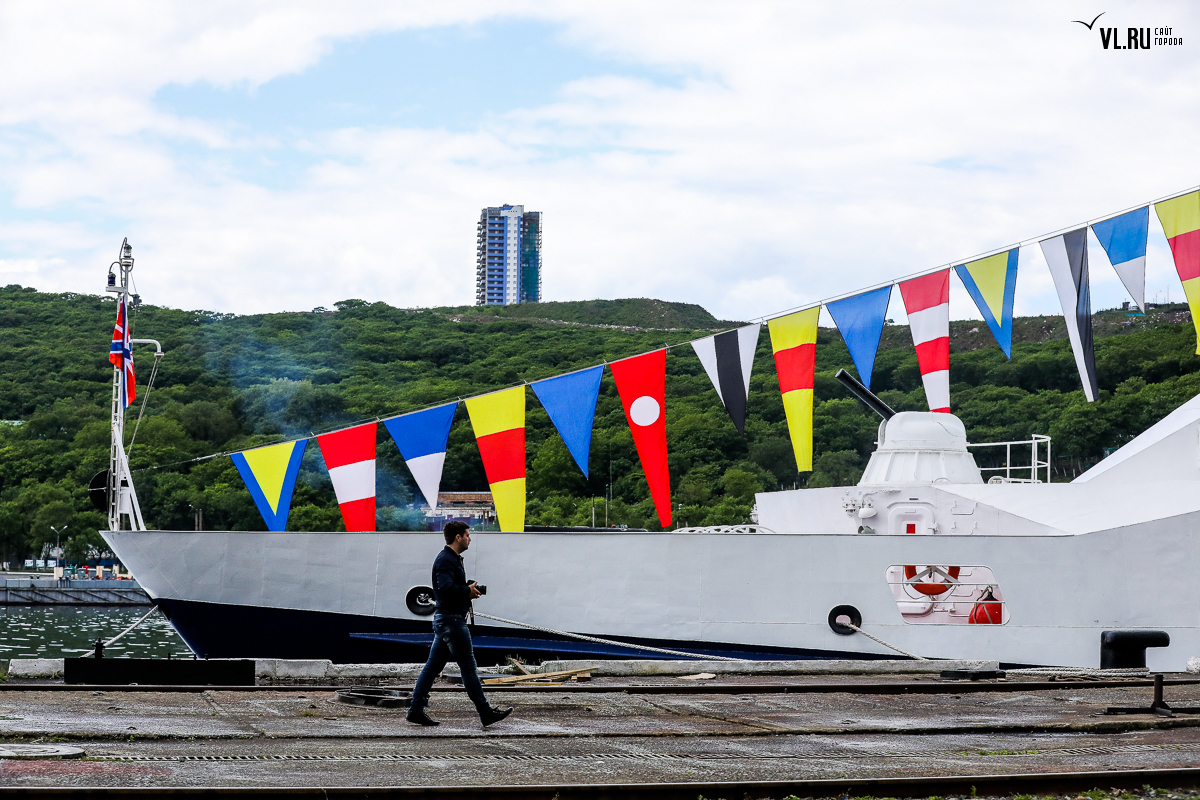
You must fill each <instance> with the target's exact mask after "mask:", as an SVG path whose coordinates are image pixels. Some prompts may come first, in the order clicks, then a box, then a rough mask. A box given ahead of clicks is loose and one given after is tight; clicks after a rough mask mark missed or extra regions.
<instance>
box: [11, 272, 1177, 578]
mask: <svg viewBox="0 0 1200 800" xmlns="http://www.w3.org/2000/svg"><path fill="white" fill-rule="evenodd" d="M115 315H116V305H115V303H114V301H113V299H112V298H111V297H103V298H102V297H96V296H88V295H71V294H66V295H58V294H45V293H39V292H37V291H35V290H33V289H29V288H22V287H20V286H8V287H6V288H4V289H3V290H0V325H2V326H3V327H4V329H5V348H4V350H3V351H0V360H2V364H3V371H2V374H0V418H2V419H4V420H7V424H4V425H0V549H3V552H4V558H5V560H9V559H11V558H17V557H21V556H24V555H27V554H30V553H34V552H38V551H40V550H41V548H42V546H43V544H45V543H46V542H51V543H52V542H53V541H54V536H55V534H54V533H53V532H52V531H51V527H50V526H52V525H53V526H57V527H60V528H61V527H62V526H63V525H67V526H68V528H67V530H66V531H65V533H64V537H65V539H64V541H65V542H66V544H67V551H68V555H69V556H71V557H74V558H81V557H84V556H86V555H87V554H89V552H91V551H92V550H93V549H94V548H97V547H102V542H101V540H100V539H99V537H98V536H97V535H96V534H95V530H96V529H97V528H99V527H101V526H102V525H103V524H104V519H103V516H102V515H100V514H99V513H97V512H96V511H95V510H93V509H92V506H91V504H90V502H89V501H88V499H87V496H86V486H87V483H88V481H89V480H90V479H91V477H92V476H93V475H94V474H95V473H96V472H98V471H100V470H102V469H104V468H105V467H106V466H107V456H108V435H109V434H108V431H109V425H108V406H109V396H110V380H111V368H110V365H109V364H108V361H107V352H108V340H109V338H110V336H111V333H112V325H113V320H114V318H115ZM132 324H133V334H134V336H135V337H142V338H155V339H158V340H160V341H161V342H162V343H163V346H164V348H165V349H166V353H167V354H166V357H165V358H164V359H163V362H162V368H161V372H160V374H159V377H158V380H157V381H156V386H155V388H154V391H153V393H152V394H151V396H150V400H149V404H148V406H147V408H146V412H145V417H144V419H143V420H142V422H141V424H140V428H139V430H138V433H137V439H136V442H135V443H134V444H133V446H132V449H131V452H130V459H131V463H132V466H133V468H134V470H136V472H135V481H136V483H137V486H138V493H139V497H140V499H141V503H142V508H143V510H144V513H145V516H146V520H147V524H149V525H151V526H153V527H159V528H166V529H172V528H174V529H191V528H192V526H193V509H194V508H202V509H203V510H204V521H205V527H207V528H216V529H221V528H236V529H248V530H261V529H263V528H264V525H263V523H262V520H261V518H260V517H259V515H258V512H257V511H256V510H255V507H254V504H253V502H252V500H251V499H250V496H249V494H248V493H247V492H246V490H245V488H244V487H243V485H242V482H241V479H240V478H239V477H238V475H237V472H236V470H235V469H234V467H233V464H232V462H231V461H230V459H229V458H227V457H223V456H222V457H218V458H211V459H204V460H194V459H199V458H201V457H203V456H206V455H210V454H214V453H224V452H227V451H230V450H238V449H244V448H248V447H254V446H258V445H262V444H268V443H273V442H277V441H282V440H283V439H285V438H292V437H298V436H307V435H309V434H311V433H313V432H320V431H323V430H329V429H333V428H336V427H340V426H344V425H348V424H351V423H354V422H356V421H361V420H366V419H372V418H376V417H382V416H391V415H394V414H398V413H403V412H406V411H411V410H415V409H418V408H422V407H425V406H429V405H433V404H437V403H442V402H446V401H448V400H453V399H455V398H461V397H466V396H469V395H473V394H478V393H481V392H484V391H488V390H492V389H497V388H501V387H504V386H508V385H512V384H515V383H519V382H521V381H528V380H536V379H539V378H544V377H548V376H551V375H555V374H559V373H561V372H566V371H569V370H572V369H577V368H580V367H585V366H590V365H593V364H597V363H600V362H602V361H605V360H613V359H617V358H621V357H624V356H629V355H633V354H636V353H639V352H644V351H646V350H650V349H653V348H656V347H660V346H662V345H664V344H680V343H684V342H687V341H688V340H690V339H692V338H696V337H697V336H701V335H705V334H707V333H710V332H712V331H714V330H719V329H722V328H724V327H728V326H730V325H733V324H735V323H723V322H721V321H718V320H716V319H713V318H712V317H711V316H710V315H709V314H708V313H707V312H705V311H704V310H703V309H701V308H699V307H698V306H694V305H686V304H681V303H667V302H662V301H654V300H616V301H589V302H579V303H543V304H537V305H528V306H519V307H516V308H509V309H476V308H459V309H432V310H416V311H410V310H404V309H398V308H393V307H391V306H388V305H385V304H383V303H367V302H364V301H361V300H346V301H343V302H340V303H337V304H336V308H335V309H331V310H325V309H317V310H314V311H313V312H307V313H280V314H268V315H257V316H243V317H236V316H231V315H223V314H217V313H209V312H194V311H178V310H174V309H167V308H158V307H154V306H150V305H144V306H142V307H141V308H140V309H138V310H137V311H136V313H134V314H133V316H132ZM1094 325H1095V332H1096V337H1097V339H1096V359H1097V366H1098V370H1099V378H1100V386H1101V389H1102V397H1101V399H1100V400H1099V401H1098V402H1097V403H1094V404H1090V405H1089V404H1087V403H1085V402H1084V400H1083V395H1082V392H1081V391H1079V379H1078V376H1077V374H1076V371H1075V365H1074V361H1073V358H1072V356H1071V352H1070V348H1069V345H1068V343H1067V341H1066V336H1065V332H1064V329H1063V326H1062V320H1061V319H1059V318H1054V317H1037V318H1027V319H1022V320H1018V321H1017V324H1016V326H1015V328H1016V334H1015V341H1016V344H1015V345H1014V348H1013V359H1012V361H1011V362H1009V361H1007V360H1006V359H1005V358H1004V355H1003V354H1002V353H1001V351H1000V349H999V348H998V347H997V346H995V344H994V342H992V340H991V336H990V334H989V333H988V330H987V328H986V326H984V325H983V324H982V323H970V322H964V323H953V325H952V331H951V333H952V335H951V381H952V404H953V406H954V410H955V412H956V413H957V414H959V416H961V417H962V419H963V421H964V422H965V423H966V425H967V429H968V433H969V436H970V438H971V440H972V441H995V440H1000V439H1015V438H1028V437H1029V436H1030V435H1031V434H1034V433H1044V434H1049V435H1051V436H1052V437H1053V439H1054V454H1055V471H1056V478H1057V479H1061V480H1067V479H1070V478H1071V477H1073V476H1074V475H1075V474H1077V473H1078V472H1079V471H1080V470H1081V469H1083V468H1084V467H1085V466H1086V465H1088V464H1090V463H1093V462H1095V461H1096V460H1097V459H1099V458H1100V457H1102V456H1103V454H1104V450H1105V448H1109V447H1116V446H1118V445H1120V444H1121V443H1123V442H1124V441H1127V440H1128V439H1129V438H1130V437H1132V436H1134V435H1136V434H1137V433H1139V432H1140V431H1142V430H1143V429H1145V428H1146V427H1147V426H1148V425H1150V424H1151V423H1153V422H1154V421H1156V420H1158V419H1159V418H1161V417H1162V416H1163V415H1165V414H1166V413H1168V412H1169V411H1171V410H1172V409H1173V408H1175V407H1176V406H1177V405H1179V404H1180V403H1182V402H1183V401H1185V400H1186V399H1188V398H1190V397H1191V396H1192V395H1194V394H1196V393H1197V391H1200V371H1198V368H1200V358H1197V356H1196V355H1195V354H1194V353H1195V347H1196V344H1195V333H1194V331H1193V328H1192V326H1191V322H1190V317H1188V315H1187V312H1186V310H1185V309H1184V308H1183V307H1180V306H1174V307H1169V308H1161V309H1157V310H1155V311H1153V312H1151V314H1150V315H1149V316H1148V317H1146V318H1131V317H1126V316H1125V314H1124V313H1122V312H1120V311H1114V312H1105V313H1103V314H1099V315H1097V316H1096V318H1095V321H1094ZM151 352H152V351H151V349H150V348H138V349H137V350H136V351H135V355H136V357H137V368H138V377H139V379H140V380H141V381H145V379H146V378H147V377H148V376H149V373H150V369H151V365H152V362H153V359H152V358H151V357H150V353H151ZM841 367H847V368H849V367H850V360H849V357H848V355H847V352H846V349H845V347H844V346H843V345H842V343H841V339H840V337H839V336H838V334H837V333H836V331H832V330H824V329H823V330H822V331H821V333H820V337H819V340H818V349H817V369H818V375H817V379H816V400H817V402H816V410H815V417H816V420H815V427H816V452H817V462H816V470H815V471H814V472H813V473H805V474H797V473H796V471H795V462H794V460H793V457H792V452H791V445H790V442H789V439H788V432H787V428H786V424H785V423H784V419H783V407H782V403H781V401H780V397H779V389H778V382H777V380H776V377H775V368H774V364H773V361H772V357H771V351H770V345H769V341H768V337H767V335H766V333H765V331H764V333H763V335H762V337H761V339H760V342H759V349H758V353H757V356H756V359H755V367H754V369H755V372H754V375H753V377H752V379H751V395H750V402H749V414H750V415H749V420H748V422H747V426H746V436H745V438H742V437H740V436H739V435H738V434H737V432H736V431H735V429H734V427H733V425H732V424H731V423H730V421H729V418H728V416H727V415H726V413H725V411H724V409H723V408H722V407H721V405H720V403H719V401H718V399H717V395H716V393H715V392H714V390H713V388H712V386H711V384H710V383H709V380H708V378H707V376H706V375H705V373H704V370H703V368H702V367H701V365H700V362H699V361H698V360H697V358H696V356H695V354H694V353H693V352H692V350H691V348H690V347H687V346H683V347H678V348H674V349H672V350H671V351H670V353H669V355H668V357H667V373H668V374H667V432H668V444H669V448H670V460H671V477H672V487H673V492H674V501H675V503H676V504H677V505H681V507H679V508H677V511H676V517H677V520H678V521H679V522H681V523H686V524H689V525H702V524H719V523H735V522H741V521H745V520H746V519H747V517H748V516H749V513H750V509H751V506H752V504H753V496H754V492H756V491H760V490H763V489H775V488H778V487H791V486H796V485H800V486H803V485H806V484H807V485H809V486H818V485H821V486H828V485H838V484H848V483H853V482H854V481H856V480H857V479H858V476H859V474H860V473H861V470H862V468H863V466H864V465H865V463H866V458H867V456H869V454H870V452H871V450H872V449H873V446H874V444H873V443H874V438H875V431H876V428H877V422H878V420H877V418H875V417H874V416H873V415H872V414H871V413H870V412H868V411H866V410H865V409H864V408H863V407H861V406H860V404H859V403H858V402H857V401H855V400H854V399H852V398H850V397H849V396H848V395H847V394H846V392H845V391H844V390H843V389H842V387H841V386H840V384H838V383H837V381H835V380H834V378H833V374H834V372H835V371H836V370H837V369H838V368H841ZM872 386H873V388H875V389H876V391H878V392H879V393H880V394H881V395H882V397H883V398H884V399H885V400H886V401H887V402H888V403H889V404H891V405H892V406H893V407H895V408H897V409H901V410H922V409H924V408H925V404H924V395H923V392H922V390H921V381H920V374H919V372H918V370H917V362H916V356H915V354H914V351H913V348H912V344H911V341H910V340H909V338H908V331H907V329H906V328H905V327H903V326H897V325H889V326H888V327H887V328H886V330H885V333H884V341H883V347H882V349H881V351H880V354H879V357H878V360H877V362H876V369H875V374H874V378H873V382H872ZM144 393H145V386H144V385H142V386H139V394H140V395H144ZM140 401H141V397H139V402H138V404H136V405H135V406H134V407H132V408H131V409H130V412H129V423H128V426H127V429H126V430H127V439H128V438H129V437H130V436H131V435H132V433H133V429H134V424H133V423H134V419H136V416H137V412H138V410H139V409H140ZM527 439H528V456H527V458H528V489H529V491H530V500H529V514H528V517H527V522H529V523H530V524H535V523H542V524H587V523H589V522H590V520H591V513H592V500H591V499H592V498H593V497H595V498H598V501H597V517H598V521H601V522H602V521H603V520H604V519H605V518H607V520H608V521H609V522H610V523H623V524H628V525H631V526H635V527H647V528H652V529H653V528H655V527H656V522H655V518H654V514H653V508H652V505H651V503H650V501H649V497H648V493H647V490H646V486H645V482H644V480H643V478H642V475H641V470H640V468H639V466H638V462H637V455H636V452H635V450H634V448H633V443H632V439H631V437H630V434H629V430H628V428H627V426H626V423H625V418H624V414H623V412H622V409H621V405H620V402H619V400H618V398H617V394H616V390H615V388H614V386H613V384H612V380H611V378H610V377H609V376H608V375H607V374H606V375H605V379H604V383H603V385H602V389H601V395H600V402H599V407H598V409H597V412H596V427H595V434H594V437H593V442H592V456H591V463H590V473H591V477H590V479H588V480H585V479H584V478H583V476H582V474H580V473H579V471H578V470H577V469H576V468H575V467H574V464H573V462H572V460H571V458H570V455H569V454H568V453H567V450H566V448H565V446H564V445H563V444H562V442H561V440H560V439H559V438H558V436H557V434H556V433H555V432H554V430H553V427H552V426H551V424H550V422H549V419H548V418H547V416H546V414H545V412H544V411H542V410H541V408H540V407H539V406H538V404H537V401H536V399H535V398H534V397H533V394H532V392H531V393H529V411H528V431H527ZM378 459H379V460H378V462H377V463H378V503H379V527H380V529H381V530H389V529H392V530H402V529H406V528H409V527H412V526H416V525H418V524H419V522H420V514H419V512H417V511H415V510H414V509H413V508H412V504H413V503H414V501H419V499H420V498H419V497H414V492H415V489H414V488H413V484H412V481H411V478H410V477H409V475H408V473H407V471H406V469H405V467H404V465H403V462H402V461H401V459H400V457H399V454H398V453H397V451H396V448H395V446H394V445H393V444H392V443H391V442H390V441H389V440H387V438H386V435H384V434H383V433H382V431H381V440H380V443H379V448H378ZM486 486H487V482H486V480H485V477H484V473H483V468H482V464H481V462H480V460H479V455H478V451H477V449H476V446H475V443H474V437H473V435H472V433H471V428H470V424H469V422H468V420H467V416H466V413H465V410H464V409H460V410H459V413H458V416H457V417H456V421H455V423H454V427H453V429H452V430H451V434H450V447H449V451H448V453H447V458H446V469H445V477H444V480H443V489H445V490H471V489H485V488H486ZM610 495H611V497H612V501H611V503H607V502H606V501H605V499H604V498H606V497H607V496H610ZM340 526H341V520H340V516H339V513H338V510H337V504H336V502H335V500H334V497H333V492H332V488H331V486H330V483H329V480H328V477H327V475H326V472H325V469H324V464H323V463H322V461H321V457H320V451H319V448H317V447H316V446H311V447H309V448H308V450H307V453H306V456H305V461H304V466H303V469H302V472H301V477H300V482H299V484H298V488H297V491H296V496H295V499H294V501H293V505H292V514H291V522H290V528H292V529H296V530H337V529H339V528H340Z"/></svg>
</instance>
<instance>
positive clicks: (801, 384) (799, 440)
mask: <svg viewBox="0 0 1200 800" xmlns="http://www.w3.org/2000/svg"><path fill="white" fill-rule="evenodd" d="M820 318H821V307H820V306H817V307H816V308H809V309H806V310H804V311H797V312H796V313H795V314H788V315H787V316H786V317H777V318H775V319H773V320H770V321H769V322H767V330H768V331H769V332H770V334H771V350H772V352H774V354H775V371H776V373H777V374H778V375H779V392H780V394H782V395H783V413H784V415H785V416H786V417H787V424H788V433H789V434H790V436H791V438H792V452H793V453H794V454H795V456H796V470H797V471H799V472H809V471H811V470H812V468H813V378H814V376H815V374H816V357H817V322H818V321H819V320H820Z"/></svg>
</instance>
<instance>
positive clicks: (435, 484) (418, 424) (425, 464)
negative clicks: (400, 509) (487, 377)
mask: <svg viewBox="0 0 1200 800" xmlns="http://www.w3.org/2000/svg"><path fill="white" fill-rule="evenodd" d="M457 408H458V403H457V402H455V403H447V404H446V405H444V406H437V407H436V408H427V409H425V410H424V411H414V412H413V413H411V414H405V415H404V416H402V417H392V418H391V419H385V420H384V421H383V425H384V427H385V428H387V431H388V433H390V434H391V435H392V440H393V441H394V442H395V443H396V447H397V448H399V449H400V455H402V456H403V457H404V464H405V465H406V466H407V467H408V471H409V472H411V473H412V476H413V478H414V479H415V480H416V482H417V487H418V488H419V489H420V490H421V494H423V495H425V502H426V503H429V507H430V508H437V502H438V490H439V489H440V488H441V485H442V467H443V466H444V465H445V463H446V442H447V441H449V439H450V425H451V424H452V423H453V422H454V411H455V409H457Z"/></svg>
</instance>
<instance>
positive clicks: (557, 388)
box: [533, 367, 604, 478]
mask: <svg viewBox="0 0 1200 800" xmlns="http://www.w3.org/2000/svg"><path fill="white" fill-rule="evenodd" d="M603 374H604V367H589V368H588V369H584V370H580V371H579V372H571V373H568V374H566V375H559V376H558V377H557V378H547V379H546V380H544V381H538V382H537V383H535V384H533V392H534V394H536V395H537V398H538V400H540V401H541V403H542V408H544V409H546V413H547V414H549V415H550V421H551V422H553V423H554V427H555V428H557V429H558V435H559V436H561V437H562V438H563V442H564V443H565V444H566V445H567V449H568V450H570V451H571V456H572V457H573V458H574V459H575V463H576V464H578V465H579V468H580V469H581V470H583V477H585V478H586V477H587V476H588V453H589V452H590V451H591V449H592V421H593V420H594V419H595V418H596V398H598V397H599V396H600V377H601V375H603Z"/></svg>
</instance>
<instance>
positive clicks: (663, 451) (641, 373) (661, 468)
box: [608, 349, 671, 528]
mask: <svg viewBox="0 0 1200 800" xmlns="http://www.w3.org/2000/svg"><path fill="white" fill-rule="evenodd" d="M608 368H609V369H611V370H612V374H613V379H614V380H615V381H616V382H617V394H619V395H620V396H621V405H623V406H624V407H625V420H626V421H627V422H628V423H629V430H630V431H631V432H632V433H633V443H634V445H635V446H636V447H637V452H638V458H639V459H641V462H642V471H643V472H645V473H646V483H647V484H649V486H650V497H651V498H653V500H654V509H655V510H656V511H657V512H658V521H659V522H660V523H661V524H662V526H663V527H664V528H665V527H667V526H668V525H670V524H671V476H670V472H669V471H668V468H667V419H666V413H665V412H666V376H667V351H666V350H665V349H664V350H655V351H653V352H651V353H645V354H644V355H640V356H634V357H633V358H626V359H622V360H621V361H614V362H612V363H611V364H609V365H608Z"/></svg>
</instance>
